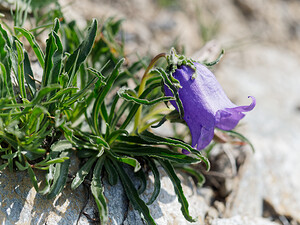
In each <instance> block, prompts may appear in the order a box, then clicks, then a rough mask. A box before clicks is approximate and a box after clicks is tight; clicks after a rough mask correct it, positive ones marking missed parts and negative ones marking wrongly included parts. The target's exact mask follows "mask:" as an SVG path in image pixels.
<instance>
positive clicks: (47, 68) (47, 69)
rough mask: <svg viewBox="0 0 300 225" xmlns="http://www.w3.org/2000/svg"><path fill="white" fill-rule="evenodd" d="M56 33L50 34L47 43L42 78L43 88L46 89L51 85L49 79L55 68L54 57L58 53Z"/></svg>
mask: <svg viewBox="0 0 300 225" xmlns="http://www.w3.org/2000/svg"><path fill="white" fill-rule="evenodd" d="M53 33H54V32H51V33H50V34H49V37H48V39H47V41H46V43H47V44H46V55H45V65H44V71H43V77H42V86H43V87H46V86H47V85H48V83H49V77H50V76H51V71H52V68H53V55H54V53H55V51H57V48H58V47H57V45H56V43H55V37H54V35H53Z"/></svg>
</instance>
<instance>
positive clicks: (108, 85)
mask: <svg viewBox="0 0 300 225" xmlns="http://www.w3.org/2000/svg"><path fill="white" fill-rule="evenodd" d="M123 62H124V59H121V60H120V61H119V62H118V63H117V65H116V66H115V68H114V70H113V71H112V73H111V74H110V76H109V77H108V78H107V81H106V85H105V86H104V87H103V89H101V92H100V93H99V95H98V97H97V98H96V100H95V103H94V107H93V112H92V115H93V124H94V128H95V131H96V133H97V134H98V135H99V134H100V131H99V125H98V116H99V113H100V110H101V105H102V103H103V101H104V98H105V96H106V95H107V93H108V91H109V90H110V88H111V86H112V85H113V83H114V81H115V79H116V78H117V76H118V74H119V68H120V67H121V65H122V64H123Z"/></svg>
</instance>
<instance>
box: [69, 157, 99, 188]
mask: <svg viewBox="0 0 300 225" xmlns="http://www.w3.org/2000/svg"><path fill="white" fill-rule="evenodd" d="M96 159H98V158H97V157H91V158H89V160H88V161H87V162H86V163H85V164H84V165H83V166H82V167H81V168H80V169H79V170H78V171H77V173H76V176H75V178H74V179H73V181H72V184H71V188H72V189H73V190H74V189H76V188H77V187H78V186H79V185H80V184H81V183H82V182H83V181H84V179H85V177H86V176H87V175H88V174H89V172H90V169H91V168H92V166H93V164H94V162H95V161H96Z"/></svg>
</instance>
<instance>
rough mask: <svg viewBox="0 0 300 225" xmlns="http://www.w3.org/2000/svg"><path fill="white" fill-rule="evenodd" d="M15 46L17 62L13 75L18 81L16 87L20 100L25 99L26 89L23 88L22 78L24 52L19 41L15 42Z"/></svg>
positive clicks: (23, 79)
mask: <svg viewBox="0 0 300 225" xmlns="http://www.w3.org/2000/svg"><path fill="white" fill-rule="evenodd" d="M15 46H16V53H17V62H16V61H15V63H18V65H16V66H15V67H14V68H15V71H14V72H15V75H16V78H17V80H18V85H19V89H20V94H21V96H22V98H26V88H25V76H24V67H23V63H24V50H23V44H22V43H21V42H20V41H19V40H15Z"/></svg>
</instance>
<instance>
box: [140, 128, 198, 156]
mask: <svg viewBox="0 0 300 225" xmlns="http://www.w3.org/2000/svg"><path fill="white" fill-rule="evenodd" d="M138 135H139V137H141V138H142V139H144V140H145V141H147V142H149V143H152V144H156V145H170V146H175V147H179V148H184V149H185V150H187V151H189V152H191V153H193V152H198V151H197V150H195V149H194V148H193V147H192V146H190V145H189V144H187V143H185V142H183V141H181V140H177V139H172V138H165V137H160V136H158V135H155V134H153V133H151V132H149V131H147V130H145V131H143V132H142V133H139V134H138Z"/></svg>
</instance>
